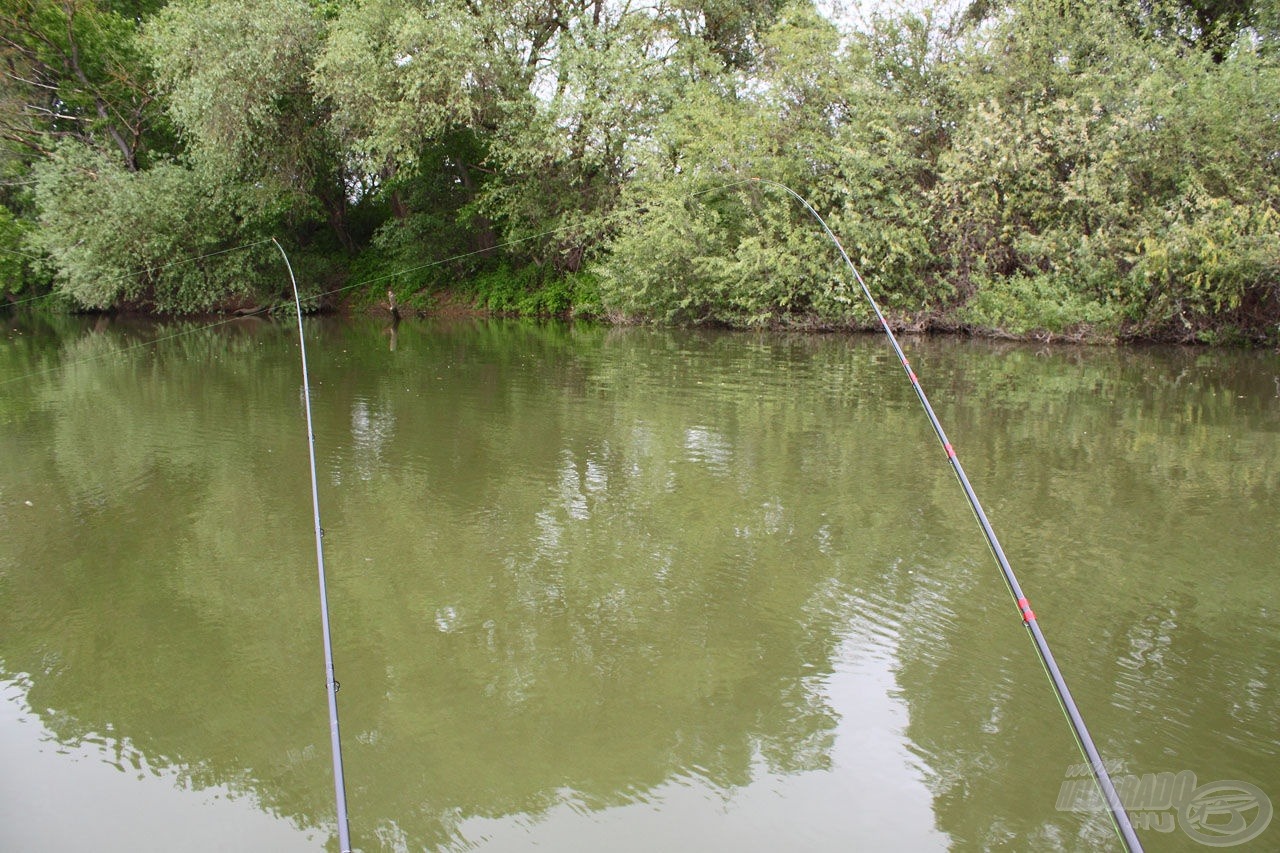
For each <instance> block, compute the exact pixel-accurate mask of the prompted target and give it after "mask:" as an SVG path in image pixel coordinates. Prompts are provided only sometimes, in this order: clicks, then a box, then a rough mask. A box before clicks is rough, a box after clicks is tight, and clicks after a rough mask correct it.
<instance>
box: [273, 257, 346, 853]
mask: <svg viewBox="0 0 1280 853" xmlns="http://www.w3.org/2000/svg"><path fill="white" fill-rule="evenodd" d="M271 242H272V243H275V244H276V248H277V249H279V250H280V255H281V256H282V257H283V258H284V265H285V266H286V267H287V268H288V270H289V281H290V283H291V284H292V285H293V306H294V308H295V309H296V311H297V315H298V351H299V352H300V353H301V354H302V400H303V403H304V406H305V408H306V411H307V450H308V452H309V454H310V460H311V511H312V517H313V518H314V519H315V529H316V567H317V569H318V571H319V574H320V627H321V630H322V632H323V634H324V670H325V688H326V690H327V692H328V694H329V745H330V748H331V750H332V752H333V792H334V799H335V800H336V802H337V806H338V849H339V850H341V851H342V853H351V829H350V828H349V827H348V822H347V786H346V782H345V780H344V778H343V773H342V738H341V737H340V735H339V734H338V681H337V679H336V678H334V677H333V641H332V635H331V633H330V631H329V592H328V585H327V584H326V583H325V577H324V541H323V540H324V529H323V528H322V527H321V526H320V490H319V487H318V486H317V482H316V434H315V430H314V429H313V428H312V426H311V381H310V378H309V376H308V372H307V344H306V341H305V340H304V336H303V333H302V300H301V299H300V298H299V296H298V280H297V279H296V278H294V277H293V264H291V263H289V256H288V255H286V254H285V251H284V247H283V246H281V245H280V242H279V241H278V240H276V238H274V237H272V238H271Z"/></svg>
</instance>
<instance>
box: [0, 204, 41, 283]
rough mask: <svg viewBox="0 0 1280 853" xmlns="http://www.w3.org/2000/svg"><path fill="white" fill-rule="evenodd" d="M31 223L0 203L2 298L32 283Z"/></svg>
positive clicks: (0, 275)
mask: <svg viewBox="0 0 1280 853" xmlns="http://www.w3.org/2000/svg"><path fill="white" fill-rule="evenodd" d="M30 232H31V225H30V224H29V223H27V222H25V221H23V220H21V219H18V218H17V217H15V216H14V215H13V213H11V212H10V211H9V208H7V207H4V206H3V205H0V300H3V299H4V297H5V296H6V295H8V294H19V293H23V292H24V290H26V288H27V286H28V285H29V284H31V283H32V279H33V270H32V262H33V261H35V260H38V258H35V257H33V256H32V255H30V254H29V252H30V249H29V248H28V247H27V237H28V236H29V234H30Z"/></svg>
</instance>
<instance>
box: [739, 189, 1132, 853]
mask: <svg viewBox="0 0 1280 853" xmlns="http://www.w3.org/2000/svg"><path fill="white" fill-rule="evenodd" d="M751 182H753V183H758V184H762V185H767V186H772V187H776V188H778V189H780V190H783V191H784V192H786V193H788V194H789V195H791V196H792V197H794V198H795V199H796V200H797V201H799V202H800V204H801V205H802V206H803V207H804V209H805V210H807V211H808V212H809V213H810V214H811V215H812V216H813V218H814V219H816V220H818V224H819V225H821V226H822V228H823V230H824V231H826V232H827V236H828V237H829V238H831V242H833V243H834V244H835V246H836V248H837V249H838V250H839V251H840V256H841V257H842V258H844V262H845V264H846V265H847V266H848V267H849V271H850V272H852V273H853V277H854V280H856V281H857V282H858V286H859V287H860V288H861V289H862V295H863V296H864V297H865V298H866V300H867V302H868V304H870V306H871V310H872V311H873V312H874V313H875V315H876V319H877V320H878V321H879V323H880V327H881V328H882V329H883V330H884V333H885V335H886V336H887V337H888V338H889V343H890V344H892V346H893V351H894V352H895V353H896V354H897V356H898V361H899V362H901V364H902V369H903V370H904V371H905V372H906V374H907V378H908V379H910V380H911V387H912V388H913V389H915V392H916V397H918V398H919V400H920V405H921V406H922V407H923V408H924V411H925V414H926V415H928V417H929V423H930V424H932V425H933V431H934V433H935V434H936V435H937V436H938V441H940V442H941V443H942V449H943V450H944V451H945V452H946V454H947V460H948V461H949V462H950V463H951V469H952V471H954V472H955V475H956V479H957V480H959V482H960V487H961V488H962V489H963V490H964V494H965V497H966V498H967V499H968V501H969V508H970V509H971V510H973V515H974V518H975V519H977V521H978V525H979V526H980V527H981V528H982V535H983V536H984V537H985V538H986V541H987V547H988V548H990V549H991V554H992V556H993V557H995V560H996V563H997V564H998V565H999V567H1000V572H1001V574H1002V575H1003V576H1004V581H1005V584H1006V586H1008V588H1009V594H1010V595H1011V596H1012V597H1013V599H1014V605H1015V606H1016V607H1017V608H1018V614H1019V616H1021V618H1022V624H1023V625H1025V626H1026V627H1027V630H1028V632H1029V633H1030V635H1031V638H1032V642H1033V643H1034V645H1035V648H1036V652H1037V654H1038V656H1039V658H1040V663H1041V665H1042V666H1043V668H1044V671H1045V674H1046V675H1047V676H1048V677H1049V682H1050V683H1051V684H1052V685H1053V689H1054V693H1055V695H1056V696H1057V699H1058V705H1059V706H1060V707H1061V708H1062V712H1063V714H1064V715H1066V718H1067V722H1068V723H1069V724H1070V726H1071V731H1072V733H1073V734H1074V735H1075V739H1076V745H1077V746H1078V747H1079V748H1080V751H1081V754H1082V756H1083V757H1084V758H1085V759H1086V760H1087V762H1088V764H1089V768H1090V770H1091V771H1092V772H1093V778H1094V781H1095V782H1096V783H1097V785H1098V789H1099V792H1100V793H1101V794H1102V798H1103V800H1104V801H1105V802H1106V804H1107V810H1108V811H1109V812H1110V815H1111V821H1112V824H1113V826H1114V828H1115V830H1116V834H1117V835H1118V836H1119V837H1120V840H1121V841H1122V842H1123V843H1124V846H1125V848H1126V849H1127V850H1129V851H1132V852H1133V853H1141V850H1142V844H1141V842H1139V841H1138V835H1137V833H1136V832H1134V829H1133V825H1132V824H1131V823H1130V821H1129V816H1128V815H1127V814H1126V813H1125V810H1124V804H1123V803H1122V802H1121V801H1120V795H1119V794H1118V793H1117V792H1116V788H1115V785H1114V784H1113V783H1112V781H1111V776H1110V774H1108V773H1107V768H1106V765H1104V764H1103V761H1102V756H1101V755H1100V754H1099V753H1098V749H1097V747H1096V746H1095V745H1094V743H1093V738H1092V737H1091V736H1090V734H1089V730H1088V728H1087V727H1086V726H1085V722H1084V717H1082V716H1081V714H1080V710H1079V708H1077V707H1076V703H1075V700H1074V699H1072V698H1071V691H1070V690H1069V689H1068V688H1067V682H1066V679H1065V678H1063V676H1062V671H1061V670H1060V669H1059V668H1058V664H1057V662H1056V661H1055V660H1054V658H1053V652H1052V651H1051V650H1050V649H1049V643H1048V641H1047V640H1046V639H1045V637H1044V633H1043V632H1042V631H1041V630H1040V623H1039V622H1038V621H1036V615H1035V612H1034V611H1032V609H1031V605H1030V604H1029V603H1028V602H1027V597H1026V595H1024V594H1023V592H1022V587H1021V586H1019V584H1018V578H1017V576H1016V575H1014V572H1013V568H1012V566H1010V565H1009V560H1008V558H1006V557H1005V553H1004V549H1003V548H1001V547H1000V540H999V539H998V538H996V532H995V529H994V528H992V526H991V522H990V521H989V520H988V518H987V514H986V512H984V511H983V509H982V504H981V503H980V502H979V501H978V495H977V493H975V492H974V490H973V486H972V485H971V484H970V483H969V478H968V477H967V476H966V475H965V473H964V467H963V466H962V465H961V464H960V459H959V457H958V456H956V451H955V448H953V447H952V446H951V442H950V441H948V440H947V434H946V432H945V431H944V430H943V428H942V423H941V422H940V421H939V420H938V416H937V414H935V413H934V411H933V406H932V405H930V403H929V398H928V397H927V396H925V393H924V388H923V387H922V386H921V385H920V380H919V378H918V377H917V376H916V373H915V371H914V370H913V369H912V368H911V363H910V362H909V361H908V360H907V357H906V355H905V354H904V353H903V351H902V347H901V346H900V345H899V344H898V338H897V336H896V335H894V333H893V329H892V328H890V327H889V322H888V320H886V319H885V316H884V314H883V313H881V311H880V306H879V304H878V303H877V302H876V300H875V297H873V296H872V295H871V289H870V288H869V287H867V283H866V282H865V281H864V280H863V278H862V274H861V273H859V272H858V268H857V267H856V266H854V264H853V261H851V260H850V259H849V255H848V253H847V252H845V250H844V246H843V245H842V244H841V243H840V240H839V238H837V237H836V235H835V233H834V232H833V231H832V230H831V227H830V226H828V225H827V222H826V220H825V219H823V218H822V216H821V215H819V213H818V211H816V210H815V209H814V208H813V205H811V204H809V202H808V200H806V199H805V198H804V197H803V196H802V195H800V194H799V193H797V192H796V191H795V190H793V189H791V188H790V187H788V186H786V185H785V184H780V183H778V182H777V181H770V180H765V179H762V178H752V179H751Z"/></svg>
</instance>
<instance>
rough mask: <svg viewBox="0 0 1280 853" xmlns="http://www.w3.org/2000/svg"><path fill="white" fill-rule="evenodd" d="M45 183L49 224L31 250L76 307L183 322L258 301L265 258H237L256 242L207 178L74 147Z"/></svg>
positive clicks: (40, 192) (63, 152)
mask: <svg viewBox="0 0 1280 853" xmlns="http://www.w3.org/2000/svg"><path fill="white" fill-rule="evenodd" d="M37 178H38V183H37V185H36V200H37V204H38V206H39V208H40V211H41V214H40V221H39V228H38V229H37V230H36V231H34V232H33V234H32V236H31V242H32V243H33V244H34V245H35V246H36V247H37V248H38V249H39V250H40V251H42V252H44V253H45V254H47V255H48V257H49V262H50V264H51V265H52V267H53V269H54V280H55V286H56V288H57V290H58V291H59V292H61V293H63V294H65V295H67V296H69V297H70V298H71V299H72V300H73V301H74V302H75V304H77V305H79V306H81V307H84V308H109V307H112V306H116V305H119V304H122V303H130V304H135V305H139V306H142V307H147V308H150V309H152V310H156V311H160V312H178V313H181V312H193V311H201V310H207V309H209V308H211V307H213V305H214V304H216V303H218V302H219V301H222V300H226V299H230V298H235V297H246V296H250V295H251V292H252V290H251V286H252V282H253V281H255V280H256V279H257V276H256V275H255V273H256V272H257V264H258V262H260V261H261V259H262V258H263V257H264V256H265V250H262V251H257V252H255V251H248V250H243V249H240V250H237V251H228V250H231V249H235V248H236V247H238V246H240V245H242V244H243V243H245V242H247V240H246V238H247V237H249V236H250V235H249V234H247V233H246V232H245V231H243V230H242V229H241V228H240V227H239V225H238V223H237V220H236V217H235V215H234V209H235V204H234V200H233V199H230V198H228V197H227V196H225V195H224V194H223V192H222V191H221V190H220V189H219V187H218V186H217V185H216V184H214V183H213V182H212V181H210V180H209V179H208V177H207V176H205V175H203V174H202V173H200V172H198V171H193V170H191V169H187V168H183V167H182V166H179V165H177V164H174V163H159V164H157V165H155V166H153V167H152V168H150V169H148V170H146V171H144V172H129V171H127V170H126V169H124V168H123V167H121V166H119V165H118V164H117V163H115V162H114V161H113V160H111V159H110V158H108V157H106V156H105V155H102V154H96V153H94V152H92V151H89V150H87V149H85V148H83V147H81V146H78V145H75V144H68V145H65V146H63V147H62V148H60V149H59V150H58V151H57V152H55V154H54V156H53V157H51V158H49V159H48V160H46V161H45V162H44V163H42V164H41V165H40V168H39V169H38V171H37ZM268 248H269V247H268ZM210 255H213V257H209V256H210Z"/></svg>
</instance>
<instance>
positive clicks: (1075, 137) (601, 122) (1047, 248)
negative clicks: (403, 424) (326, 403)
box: [0, 0, 1280, 340]
mask: <svg viewBox="0 0 1280 853" xmlns="http://www.w3.org/2000/svg"><path fill="white" fill-rule="evenodd" d="M1273 5H1274V4H1270V5H1268V4H1266V3H1261V2H1259V3H1249V2H1245V3H1234V2H1214V1H1213V0H1204V2H1200V0H1186V2H1172V0H1157V2H1152V3H1143V4H1138V5H1137V6H1134V5H1133V4H1124V3H1118V2H1116V0H1082V2H1079V3H1074V4H1066V5H1064V4H1062V3H1060V2H1056V1H1055V2H1049V0H1013V2H993V3H986V2H980V3H973V4H970V6H969V7H968V8H967V9H966V10H964V11H963V12H961V13H958V14H956V15H955V16H954V19H953V21H947V20H945V19H944V17H943V15H942V14H941V13H936V12H934V11H931V10H930V9H929V8H924V9H921V10H919V11H912V12H905V11H904V12H899V13H895V14H882V15H872V16H871V17H870V19H869V20H867V21H865V22H864V23H863V25H862V29H860V30H857V31H850V32H842V31H841V30H840V29H839V28H838V26H837V25H836V24H834V23H832V21H831V20H829V19H828V18H826V17H824V16H823V15H821V14H819V12H818V11H817V9H816V7H815V6H814V4H813V3H812V2H809V0H795V2H789V3H780V2H778V0H659V2H657V3H654V4H648V5H643V6H634V5H610V4H601V3H597V2H594V0H570V2H557V3H549V2H543V0H535V2H529V3H519V4H512V3H502V4H477V3H470V2H465V0H443V2H434V0H433V2H421V0H326V2H321V3H314V2H311V0H253V2H251V3H248V4H247V5H246V4H243V3H233V2H231V0H175V2H173V3H169V4H165V3H163V2H161V0H140V2H128V3H118V2H107V0H68V2H66V3H59V4H52V5H50V4H47V3H44V4H42V3H34V2H31V0H0V22H3V23H4V24H5V26H6V31H7V32H10V33H11V34H10V35H8V36H6V39H5V40H4V41H3V43H2V44H0V53H2V54H3V58H4V59H5V61H6V64H7V66H8V67H9V68H10V73H8V74H7V75H5V76H4V77H3V79H0V137H3V138H4V139H5V140H6V147H4V148H3V162H0V174H4V175H5V177H6V179H13V180H14V181H15V186H23V185H25V183H26V182H27V181H28V180H32V179H34V178H35V177H36V176H38V178H39V181H40V183H39V186H38V187H37V191H36V192H35V193H34V194H29V195H30V197H31V198H32V199H33V204H28V203H27V201H26V196H25V195H24V196H23V197H22V198H21V203H18V199H19V196H18V195H16V194H15V193H12V192H8V191H6V192H5V193H4V194H3V197H0V203H3V204H4V205H6V209H7V211H8V212H7V213H6V214H5V217H6V218H4V219H0V244H2V245H3V246H6V247H7V246H21V245H24V242H23V241H27V242H29V243H30V245H31V246H34V247H35V253H36V254H43V256H44V257H45V258H46V259H47V268H46V269H47V274H48V275H49V276H52V277H54V278H55V279H56V281H57V283H58V284H57V287H58V290H59V292H61V293H64V294H67V295H68V296H70V297H71V298H73V299H74V300H75V301H76V303H77V304H80V305H84V306H98V307H105V306H112V305H117V304H122V303H132V304H144V305H147V306H151V307H163V308H164V309H165V310H200V309H203V308H206V307H210V306H213V305H215V304H218V303H219V302H220V301H223V300H227V299H232V300H234V299H237V298H247V297H246V296H245V294H246V293H247V291H248V289H249V288H250V285H249V284H247V283H246V281H247V279H244V278H240V277H237V276H234V275H231V274H229V273H228V274H227V275H225V276H224V275H223V274H221V273H216V272H213V271H209V272H200V273H199V274H197V273H196V272H195V271H197V270H204V267H205V266H208V265H204V264H194V265H192V266H191V267H190V269H188V270H182V269H181V267H175V268H174V269H173V270H172V271H170V270H169V269H168V268H167V267H166V268H165V269H164V270H160V271H157V270H155V269H154V268H155V266H156V264H157V259H159V258H161V257H168V259H169V260H181V259H184V258H187V257H194V256H199V255H203V254H206V253H207V252H209V251H211V250H216V249H217V248H219V247H224V248H225V247H230V246H232V245H235V244H236V243H237V241H252V240H254V239H259V238H260V237H261V236H262V235H266V234H279V235H281V236H283V237H287V238H289V239H290V240H291V243H292V245H294V246H295V248H296V249H297V250H298V252H299V254H300V256H301V257H302V262H303V263H306V264H313V265H314V266H313V269H312V270H311V275H310V278H311V279H312V280H314V281H316V282H323V284H317V285H316V286H317V287H318V288H323V289H324V290H336V289H338V288H341V287H343V286H344V284H343V281H341V280H340V279H341V277H342V276H343V275H346V276H348V278H347V279H346V280H345V282H346V287H345V288H344V289H346V290H347V291H348V292H349V293H350V294H351V302H352V303H353V304H355V305H357V306H359V305H371V304H378V303H383V302H384V301H385V300H386V298H387V292H388V290H390V291H391V292H392V294H393V295H394V297H395V299H396V300H397V302H398V304H400V305H402V306H406V307H409V308H424V307H426V306H427V305H428V304H429V303H430V302H431V301H432V300H433V299H434V298H435V295H436V294H438V292H439V291H440V290H442V289H445V288H451V287H454V286H455V282H458V281H468V280H471V279H473V278H474V279H475V283H474V285H473V286H472V289H473V290H474V293H475V295H476V298H477V300H478V301H479V302H480V304H482V305H483V306H485V307H487V308H489V309H491V310H495V311H501V312H513V313H525V314H563V313H572V312H578V313H588V314H600V315H603V316H608V317H612V318H614V319H619V320H627V321H656V322H663V323H694V324H696V323H706V324H717V325H730V326H742V327H756V326H798V327H814V326H821V327H831V328H841V327H850V326H861V325H865V324H867V323H869V322H870V320H871V317H870V312H869V310H868V308H867V307H866V306H864V305H863V304H862V300H861V299H860V298H855V297H857V293H856V292H855V290H854V288H853V284H854V282H852V281H851V280H850V276H849V274H848V271H847V270H846V269H845V268H844V266H843V262H842V259H841V258H840V256H839V254H838V253H837V252H836V251H835V248H834V246H833V245H832V244H831V242H830V241H829V240H828V239H827V238H826V236H825V234H824V232H823V231H822V229H821V227H820V226H819V225H818V224H817V223H816V222H815V221H814V220H813V218H812V217H810V215H809V214H808V212H807V211H806V210H805V209H804V208H803V207H802V206H801V205H800V204H798V203H797V202H796V201H795V200H794V199H792V198H790V197H789V196H788V195H787V194H786V193H785V192H783V191H781V190H779V189H778V188H776V187H773V186H771V185H770V184H769V183H768V182H777V183H781V184H785V185H786V186H787V187H790V188H792V189H794V190H795V191H796V192H797V193H798V194H800V195H801V196H803V197H804V198H805V199H807V200H808V201H809V202H811V203H812V204H813V206H814V208H815V209H816V210H817V212H818V213H819V214H820V215H821V216H822V217H824V219H825V220H826V221H827V222H828V223H829V224H830V226H831V228H832V229H833V231H834V232H835V233H836V234H837V235H838V237H839V239H840V241H841V243H842V245H843V247H844V248H845V249H846V250H847V252H848V254H849V256H850V257H851V259H852V260H853V262H854V263H855V264H856V265H857V267H858V268H859V269H860V270H861V272H862V273H863V274H864V276H865V277H866V279H867V281H868V283H869V285H870V287H871V289H872V291H873V293H874V295H875V296H876V298H877V299H878V300H879V301H880V302H881V304H882V305H883V306H884V307H885V308H886V309H887V310H888V312H889V313H890V314H891V315H893V318H894V319H895V320H899V321H902V322H907V323H911V324H912V325H914V326H916V327H922V328H923V327H927V326H929V325H930V324H937V325H940V326H943V327H948V328H954V327H957V326H966V327H969V328H971V329H973V330H974V331H976V332H985V333H994V334H1038V333H1047V334H1055V335H1058V334H1080V333H1082V332H1083V331H1084V330H1090V331H1091V332H1092V333H1094V334H1099V335H1110V336H1137V337H1156V338H1174V339H1181V340H1207V339H1213V340H1225V339H1230V338H1233V337H1237V336H1243V337H1245V338H1248V339H1251V340H1261V339H1265V338H1268V337H1272V338H1274V337H1275V336H1276V334H1277V331H1276V330H1277V329H1278V328H1280V253H1277V250H1276V248H1275V247H1276V246H1277V245H1280V224H1278V222H1280V156H1278V155H1277V152H1280V115H1277V113H1276V110H1275V104H1276V103H1280V50H1277V45H1278V44H1280V42H1278V41H1277V35H1276V34H1277V33H1280V18H1277V14H1280V13H1277V12H1276V11H1275V10H1274V9H1272V8H1271V6H1273ZM139 32H141V37H140V36H139ZM170 122H172V123H170ZM175 131H176V135H175ZM750 178H761V179H764V182H760V183H753V182H749V180H748V179H750ZM141 211H145V212H146V216H145V218H144V216H143V215H142V213H141ZM28 248H30V247H28ZM10 251H13V250H12V249H11V250H10ZM18 251H25V249H18ZM16 257H18V256H13V255H10V256H8V260H7V261H2V262H0V275H2V276H3V277H4V278H3V283H0V288H4V289H6V290H7V291H9V292H14V291H16V289H17V288H18V287H24V288H29V287H30V286H31V285H30V283H29V281H30V277H31V276H32V275H33V274H35V275H37V276H38V275H39V274H40V272H41V271H39V270H34V271H33V270H31V269H29V268H28V267H23V266H21V265H19V266H15V264H16V263H18V262H17V261H15V260H14V259H15V258H16ZM23 263H25V262H23ZM237 263H240V261H237ZM244 263H246V264H248V262H247V261H244ZM234 266H235V264H234V263H233V264H230V267H234ZM248 266H249V267H251V266H252V264H248ZM15 270H16V271H15ZM139 270H147V272H144V273H142V274H139V272H138V271H139ZM246 271H247V267H246ZM15 276H18V277H17V278H15ZM202 276H203V277H202ZM24 277H25V278H24ZM20 279H21V280H20ZM23 282H26V283H23ZM462 289H464V290H465V289H466V288H465V287H464V288H462Z"/></svg>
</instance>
